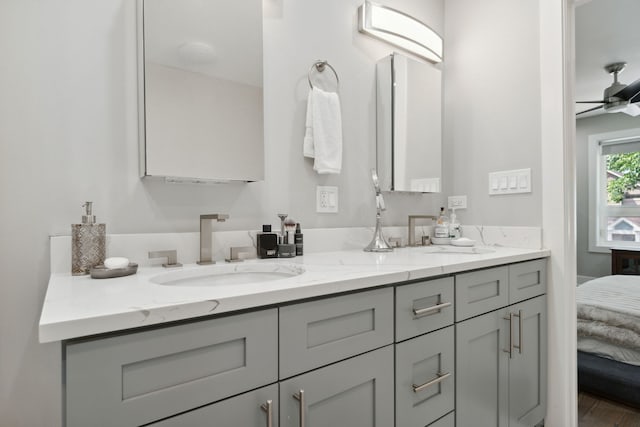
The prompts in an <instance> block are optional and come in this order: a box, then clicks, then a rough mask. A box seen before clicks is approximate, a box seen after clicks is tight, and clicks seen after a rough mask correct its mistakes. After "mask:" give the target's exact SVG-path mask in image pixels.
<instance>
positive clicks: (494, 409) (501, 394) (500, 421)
mask: <svg viewBox="0 0 640 427" xmlns="http://www.w3.org/2000/svg"><path fill="white" fill-rule="evenodd" d="M506 312H507V310H506V309H501V310H496V311H492V312H490V313H487V314H484V315H482V316H478V317H475V318H473V319H469V320H466V321H464V322H461V323H458V324H457V325H456V426H457V427H477V426H478V423H479V422H480V421H479V420H481V422H482V426H483V427H506V426H507V425H508V422H509V419H508V415H509V407H508V405H509V394H508V389H507V388H508V385H509V384H508V378H509V354H508V353H507V352H505V349H506V348H507V346H508V345H509V344H508V338H509V336H508V333H509V322H508V320H505V319H504V317H505V316H506ZM507 319H508V317H507Z"/></svg>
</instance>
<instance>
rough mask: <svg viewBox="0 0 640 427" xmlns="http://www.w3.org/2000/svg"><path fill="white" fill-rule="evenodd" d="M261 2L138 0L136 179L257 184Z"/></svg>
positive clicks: (260, 123)
mask: <svg viewBox="0 0 640 427" xmlns="http://www.w3.org/2000/svg"><path fill="white" fill-rule="evenodd" d="M262 16H263V14H262V0H243V1H226V0H138V69H139V72H138V74H139V122H140V125H139V126H140V135H139V139H140V172H141V175H142V176H143V177H144V176H147V177H149V176H158V177H164V178H168V179H169V178H170V179H177V180H184V181H188V182H229V181H258V180H262V179H263V178H264V130H263V129H264V124H263V78H262V62H263V57H262Z"/></svg>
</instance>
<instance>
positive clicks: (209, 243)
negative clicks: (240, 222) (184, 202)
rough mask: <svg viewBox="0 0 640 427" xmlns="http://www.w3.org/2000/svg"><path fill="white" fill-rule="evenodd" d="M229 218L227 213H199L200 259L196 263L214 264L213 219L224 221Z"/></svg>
mask: <svg viewBox="0 0 640 427" xmlns="http://www.w3.org/2000/svg"><path fill="white" fill-rule="evenodd" d="M227 219H229V215H227V214H209V215H200V261H198V264H200V265H206V264H215V263H216V262H215V261H214V260H213V256H212V254H213V239H212V237H211V233H213V221H217V222H224V221H225V220H227Z"/></svg>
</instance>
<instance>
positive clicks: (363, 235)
mask: <svg viewBox="0 0 640 427" xmlns="http://www.w3.org/2000/svg"><path fill="white" fill-rule="evenodd" d="M383 230H384V236H385V237H386V238H387V239H390V238H400V239H401V240H402V244H403V245H404V244H406V243H407V227H405V226H398V227H384V229H383ZM430 231H431V227H430V226H417V227H416V235H417V236H418V237H420V236H421V235H423V234H429V233H430ZM302 232H303V234H304V253H305V254H311V253H318V252H332V251H343V250H353V249H362V248H364V247H365V246H366V245H367V244H368V243H369V241H370V240H371V238H372V236H373V232H374V227H349V228H308V229H303V230H302ZM257 233H258V231H255V230H250V231H214V233H213V250H214V252H213V258H214V259H215V260H216V261H217V262H224V259H225V258H226V257H228V256H229V248H230V247H231V246H254V247H255V241H256V234H257ZM462 235H463V236H464V237H467V238H469V239H473V240H475V241H476V244H477V245H478V246H501V247H511V248H522V249H542V230H541V228H540V227H499V226H475V225H465V226H462ZM199 239H200V233H198V232H191V233H147V234H109V235H107V257H115V256H122V257H126V258H129V260H130V261H131V262H135V263H137V264H138V265H139V266H140V267H146V266H153V265H160V264H161V263H163V262H165V260H163V259H149V257H148V253H149V251H160V250H172V249H175V250H177V251H178V262H180V263H183V264H189V263H195V262H196V261H197V260H198V258H199V255H200V254H199V247H200V242H199ZM419 240H420V239H419V238H418V241H419ZM70 271H71V236H52V237H51V274H54V273H65V272H70Z"/></svg>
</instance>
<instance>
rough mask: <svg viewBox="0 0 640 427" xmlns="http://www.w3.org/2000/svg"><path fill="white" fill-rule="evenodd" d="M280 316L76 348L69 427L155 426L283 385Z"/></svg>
mask: <svg viewBox="0 0 640 427" xmlns="http://www.w3.org/2000/svg"><path fill="white" fill-rule="evenodd" d="M277 328H278V317H277V310H276V309H270V310H263V311H256V312H251V313H246V314H239V315H234V316H228V317H221V318H216V319H211V320H205V321H201V322H193V323H188V324H183V325H178V326H172V327H161V328H159V329H154V330H150V331H143V332H136V333H129V334H125V335H118V336H114V337H109V338H103V339H95V340H89V341H83V342H77V343H73V344H69V345H67V346H66V347H65V350H66V425H67V426H68V427H102V426H105V427H106V426H134V425H136V426H137V425H142V424H146V423H150V422H153V421H157V420H160V419H163V418H166V417H171V416H174V415H176V414H179V413H181V412H185V411H189V410H191V409H194V408H197V407H200V406H203V405H208V404H210V403H212V402H216V401H218V400H222V399H224V398H227V397H230V396H233V395H236V394H239V393H243V392H245V391H247V390H251V389H254V388H258V387H262V386H265V385H267V384H270V383H274V382H276V381H277V376H278V375H277V369H278V361H277V358H278V351H277V350H278V347H277V330H278V329H277Z"/></svg>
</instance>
